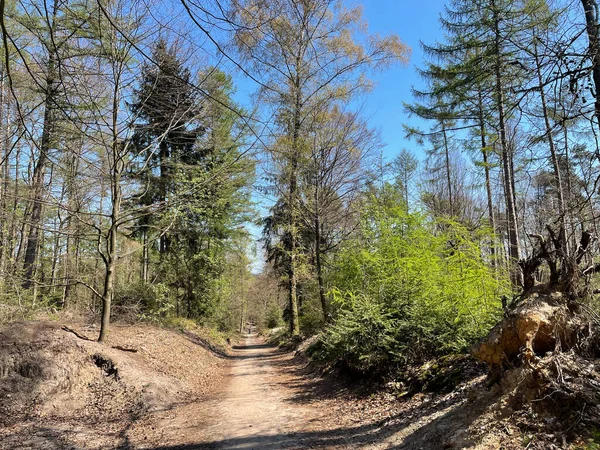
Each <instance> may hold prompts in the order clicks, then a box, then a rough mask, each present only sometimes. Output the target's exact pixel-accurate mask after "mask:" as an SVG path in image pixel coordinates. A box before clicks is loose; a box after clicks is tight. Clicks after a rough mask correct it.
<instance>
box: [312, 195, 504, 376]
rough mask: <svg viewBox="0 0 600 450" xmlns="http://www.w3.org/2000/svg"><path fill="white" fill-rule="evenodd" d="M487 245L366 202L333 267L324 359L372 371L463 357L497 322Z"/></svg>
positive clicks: (495, 280)
mask: <svg viewBox="0 0 600 450" xmlns="http://www.w3.org/2000/svg"><path fill="white" fill-rule="evenodd" d="M486 240H487V241H488V242H489V240H490V236H489V235H487V234H486V233H483V232H482V233H480V234H478V235H472V234H471V232H469V230H467V229H466V228H465V227H464V226H462V225H460V224H458V223H455V222H452V221H448V220H440V221H432V220H430V219H427V218H426V217H424V216H422V215H419V214H408V213H406V211H404V210H403V209H402V208H400V207H397V206H387V205H384V206H380V205H378V204H377V202H376V201H373V202H372V203H371V206H370V207H369V208H365V213H364V216H363V219H362V222H361V227H360V232H359V235H358V236H357V237H356V238H355V239H354V241H352V242H349V243H348V244H346V245H345V247H344V248H343V249H342V251H341V253H340V254H339V255H338V257H337V259H336V260H335V261H334V267H333V270H332V272H333V273H334V274H335V275H334V277H333V280H331V281H332V284H333V286H335V288H334V289H333V290H332V291H331V293H330V294H331V296H332V297H333V305H334V307H335V308H336V309H337V311H336V318H335V320H334V322H333V323H332V324H331V325H330V326H329V327H328V329H327V330H326V332H325V333H324V335H323V338H322V340H323V344H324V345H323V348H324V351H323V356H324V357H326V358H328V359H337V360H342V361H343V362H344V363H345V364H346V365H347V366H348V367H349V368H351V369H354V370H360V371H363V372H367V371H370V372H372V371H380V370H387V369H389V368H391V367H393V366H399V365H404V364H407V363H420V362H423V361H424V360H426V359H428V358H431V357H435V356H441V355H445V354H449V353H456V352H461V351H464V350H465V349H466V348H467V347H468V345H470V344H471V343H472V342H473V341H474V340H475V339H477V338H479V337H480V336H482V335H484V334H485V333H486V332H487V331H488V330H489V329H490V328H491V327H492V326H493V325H494V324H495V323H496V320H497V319H498V317H499V315H500V313H501V305H500V297H501V295H502V294H503V293H505V292H506V289H507V286H508V283H507V282H506V280H505V278H504V277H502V276H500V275H499V274H497V273H495V271H494V270H492V269H491V268H490V266H489V264H488V263H487V262H486V261H485V260H484V258H483V257H482V251H481V248H480V246H479V242H485V241H486Z"/></svg>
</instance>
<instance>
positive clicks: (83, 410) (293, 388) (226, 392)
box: [0, 322, 559, 450]
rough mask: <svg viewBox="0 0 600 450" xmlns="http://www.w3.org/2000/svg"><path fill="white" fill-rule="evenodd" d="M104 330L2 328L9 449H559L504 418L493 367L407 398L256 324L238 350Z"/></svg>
mask: <svg viewBox="0 0 600 450" xmlns="http://www.w3.org/2000/svg"><path fill="white" fill-rule="evenodd" d="M92 331H93V330H91V329H89V328H88V329H86V328H84V327H81V326H80V327H76V326H74V325H70V326H69V328H66V329H65V328H64V327H62V326H60V325H58V324H54V323H48V322H37V323H23V324H12V325H8V326H3V327H0V448H2V449H108V448H121V449H153V450H158V449H160V450H175V449H179V450H191V449H257V450H258V449H273V450H274V449H309V448H313V449H357V448H361V449H388V448H389V449H426V450H436V449H452V448H455V449H458V448H471V449H500V448H502V449H512V448H523V442H526V444H527V446H528V447H527V448H530V449H535V448H550V447H548V446H547V445H546V444H547V442H548V441H547V442H546V444H544V446H542V447H538V446H536V443H535V436H527V435H523V433H522V432H521V431H519V429H517V428H515V427H514V426H512V425H511V423H510V422H503V421H502V420H501V419H499V416H498V412H499V411H500V412H501V407H500V406H499V405H500V404H499V403H498V398H499V396H498V394H496V393H495V392H494V391H490V390H488V389H486V388H485V386H484V379H483V377H481V376H480V377H475V378H472V379H470V380H467V381H465V382H464V383H462V384H460V385H459V386H458V387H457V388H456V389H454V390H453V391H452V392H450V393H447V394H443V395H442V394H439V395H433V394H417V395H414V396H412V397H410V398H408V399H401V400H399V399H397V398H396V396H395V395H394V394H392V393H391V392H378V393H372V394H364V393H362V394H361V393H359V390H356V389H353V388H351V387H348V384H347V383H343V382H340V381H338V382H336V381H334V380H332V379H330V378H323V377H320V376H317V375H314V374H311V373H310V372H309V371H308V370H307V365H306V360H305V359H304V358H302V355H297V354H295V353H294V352H283V351H281V350H279V349H278V348H277V347H275V346H272V345H269V344H267V343H266V342H265V341H264V340H263V339H262V338H260V337H258V336H256V335H246V336H244V337H243V338H242V339H241V341H240V342H239V343H238V345H234V346H233V348H232V349H229V350H228V351H227V352H225V351H222V350H220V349H219V348H217V347H214V346H211V345H210V344H209V343H208V342H207V341H206V340H205V339H203V338H201V337H199V336H196V335H194V334H192V333H187V332H183V333H182V332H176V331H170V330H164V329H160V328H154V327H149V326H128V327H113V330H112V332H111V337H110V342H109V345H101V344H98V343H96V342H94V341H93V340H91V337H94V336H92ZM74 332H75V333H74ZM532 437H533V439H532ZM553 448H554V447H553ZM555 448H559V447H555Z"/></svg>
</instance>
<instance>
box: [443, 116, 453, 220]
mask: <svg viewBox="0 0 600 450" xmlns="http://www.w3.org/2000/svg"><path fill="white" fill-rule="evenodd" d="M442 136H443V137H444V158H445V165H446V182H447V183H448V201H449V203H450V217H454V214H456V211H455V210H454V197H453V195H452V176H451V173H450V148H449V147H448V134H447V133H446V123H445V122H444V120H443V119H442Z"/></svg>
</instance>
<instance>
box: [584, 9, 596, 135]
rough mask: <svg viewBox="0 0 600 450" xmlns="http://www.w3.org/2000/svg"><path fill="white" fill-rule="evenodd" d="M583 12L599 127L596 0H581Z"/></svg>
mask: <svg viewBox="0 0 600 450" xmlns="http://www.w3.org/2000/svg"><path fill="white" fill-rule="evenodd" d="M581 4H582V6H583V11H584V14H585V24H586V31H587V35H588V40H589V46H588V49H589V52H590V58H591V60H592V79H593V80H594V92H595V93H596V99H595V102H594V114H595V116H596V122H597V124H598V128H599V129H600V39H599V37H598V26H599V24H598V2H597V1H596V0H581Z"/></svg>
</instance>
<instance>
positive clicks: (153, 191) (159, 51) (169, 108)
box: [131, 38, 203, 280]
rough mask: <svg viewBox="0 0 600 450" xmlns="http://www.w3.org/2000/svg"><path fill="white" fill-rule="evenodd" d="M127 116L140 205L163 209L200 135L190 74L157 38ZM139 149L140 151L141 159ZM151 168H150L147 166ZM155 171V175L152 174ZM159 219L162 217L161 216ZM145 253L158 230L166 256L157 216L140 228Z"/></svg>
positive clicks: (146, 218) (147, 218)
mask: <svg viewBox="0 0 600 450" xmlns="http://www.w3.org/2000/svg"><path fill="white" fill-rule="evenodd" d="M135 94H136V98H135V100H134V102H132V104H131V110H132V112H133V114H134V115H135V116H136V118H137V120H136V125H135V126H136V133H135V136H134V141H135V147H136V149H137V150H136V152H137V154H138V155H140V160H141V164H140V169H139V173H138V177H139V178H140V179H141V180H143V182H142V186H143V189H144V190H143V191H142V192H141V193H140V195H139V198H140V203H141V204H142V205H146V206H149V205H155V204H157V203H160V204H162V205H163V206H164V205H165V204H166V202H167V200H168V197H169V195H170V194H172V191H173V171H174V168H175V166H176V165H177V163H178V161H180V159H181V158H182V157H184V156H185V155H186V154H188V153H191V152H192V151H193V147H194V144H195V141H196V139H197V137H198V136H199V135H200V134H201V133H202V132H203V130H202V128H201V126H200V125H199V124H198V123H197V117H198V113H199V108H200V106H199V104H198V100H197V94H196V91H195V90H194V89H193V88H192V86H191V84H190V72H189V70H188V69H186V68H184V67H183V65H182V62H181V61H180V60H179V58H178V57H177V49H176V48H175V47H174V46H171V47H170V48H169V47H168V46H167V42H166V40H164V39H163V38H160V39H159V40H158V41H157V42H156V44H155V45H154V47H153V49H152V55H151V61H149V62H146V63H145V64H144V66H143V67H142V73H141V83H140V87H139V88H138V89H137V90H136V93H135ZM139 149H145V153H140V151H139ZM147 162H150V164H147ZM157 171H158V174H156V172H157ZM163 217H164V216H163ZM139 226H140V231H141V233H142V237H143V242H144V248H145V249H147V248H148V241H149V239H148V233H149V229H150V228H155V229H158V230H159V235H160V237H159V240H160V245H159V252H160V254H161V257H162V256H164V254H165V253H166V252H167V251H168V248H169V244H170V238H169V235H168V233H167V232H165V231H164V230H165V228H166V227H167V226H166V225H165V224H164V223H161V220H160V217H157V215H156V212H155V213H154V214H153V217H150V216H149V215H146V216H144V217H143V218H142V220H141V222H140V225H139ZM142 267H143V274H144V278H145V279H146V280H147V277H148V256H147V250H145V251H144V261H143V265H142Z"/></svg>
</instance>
